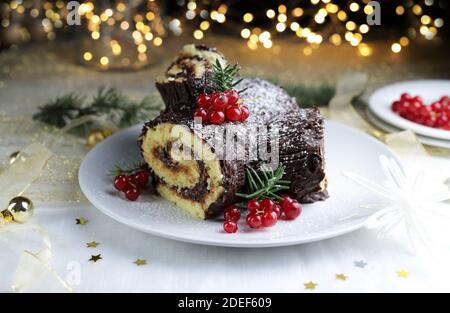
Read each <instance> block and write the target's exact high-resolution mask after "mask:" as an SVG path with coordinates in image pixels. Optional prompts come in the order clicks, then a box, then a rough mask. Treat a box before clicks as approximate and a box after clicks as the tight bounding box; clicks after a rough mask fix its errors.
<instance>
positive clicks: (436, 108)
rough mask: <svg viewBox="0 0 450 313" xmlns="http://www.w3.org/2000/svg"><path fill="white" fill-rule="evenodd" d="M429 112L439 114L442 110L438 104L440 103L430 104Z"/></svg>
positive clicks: (440, 104)
mask: <svg viewBox="0 0 450 313" xmlns="http://www.w3.org/2000/svg"><path fill="white" fill-rule="evenodd" d="M431 110H433V111H434V112H436V113H438V112H441V110H442V103H440V102H433V103H432V104H431Z"/></svg>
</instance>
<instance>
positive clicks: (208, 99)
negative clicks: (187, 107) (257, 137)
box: [194, 89, 250, 125]
mask: <svg viewBox="0 0 450 313" xmlns="http://www.w3.org/2000/svg"><path fill="white" fill-rule="evenodd" d="M196 103H197V109H195V112H194V118H195V117H197V118H202V122H203V123H205V124H207V123H211V124H216V125H219V124H223V123H224V122H225V121H230V122H243V121H245V120H246V119H247V118H248V116H249V114H250V113H249V111H248V108H247V107H246V106H245V105H242V104H241V103H240V101H239V93H238V92H237V91H236V90H235V89H228V90H226V91H224V92H213V93H211V94H208V93H202V94H200V95H199V96H198V97H197V99H196Z"/></svg>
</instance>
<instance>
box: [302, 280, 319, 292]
mask: <svg viewBox="0 0 450 313" xmlns="http://www.w3.org/2000/svg"><path fill="white" fill-rule="evenodd" d="M303 285H305V289H309V290H314V289H316V286H317V284H316V283H313V282H312V281H309V282H307V283H304V284H303Z"/></svg>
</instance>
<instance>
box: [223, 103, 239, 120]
mask: <svg viewBox="0 0 450 313" xmlns="http://www.w3.org/2000/svg"><path fill="white" fill-rule="evenodd" d="M225 115H226V117H227V119H228V120H229V121H232V122H236V121H240V120H241V109H240V108H239V107H237V106H235V105H229V106H227V108H226V110H225Z"/></svg>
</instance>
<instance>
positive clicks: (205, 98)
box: [195, 93, 211, 108]
mask: <svg viewBox="0 0 450 313" xmlns="http://www.w3.org/2000/svg"><path fill="white" fill-rule="evenodd" d="M210 101H211V96H210V95H208V94H207V93H202V94H200V95H199V96H198V97H197V99H196V100H195V102H196V103H197V105H198V107H200V108H208V107H209V106H210V104H211V102H210Z"/></svg>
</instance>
